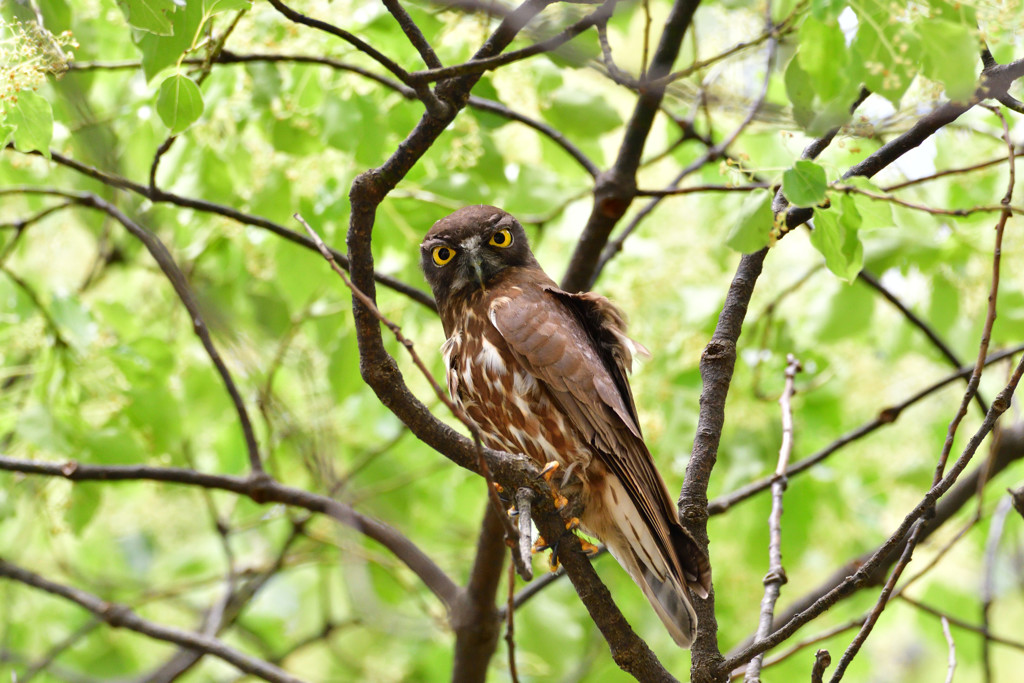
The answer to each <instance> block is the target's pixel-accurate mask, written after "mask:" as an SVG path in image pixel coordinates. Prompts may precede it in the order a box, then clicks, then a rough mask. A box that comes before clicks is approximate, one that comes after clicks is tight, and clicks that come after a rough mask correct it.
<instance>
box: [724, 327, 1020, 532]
mask: <svg viewBox="0 0 1024 683" xmlns="http://www.w3.org/2000/svg"><path fill="white" fill-rule="evenodd" d="M1021 351H1024V344H1018V345H1017V346H1014V347H1011V348H1009V349H1005V350H1003V351H999V352H996V353H993V354H991V355H990V356H989V357H988V358H986V359H985V365H991V364H992V363H996V362H999V361H1001V360H1003V359H1006V358H1010V357H1012V356H1016V355H1017V354H1018V353H1020V352H1021ZM973 371H974V366H973V365H968V366H964V367H962V368H960V370H959V371H958V372H954V373H952V374H950V375H946V376H945V377H943V378H942V379H940V380H939V381H937V382H935V383H934V384H932V385H930V386H928V387H925V388H924V389H922V390H921V391H919V392H917V393H916V394H914V395H913V396H911V397H910V398H908V399H906V400H904V401H903V402H902V403H898V404H896V405H894V406H889V407H888V408H883V409H882V410H881V411H879V413H878V416H877V417H876V418H875V419H873V420H871V421H870V422H867V423H865V424H863V425H861V426H860V427H857V428H856V429H854V430H852V431H850V432H847V433H846V434H844V435H843V436H841V437H839V438H838V439H836V440H835V441H833V442H832V443H830V444H829V445H828V446H826V447H825V448H823V449H821V450H820V451H818V452H817V453H814V454H813V455H809V456H807V457H806V458H803V459H802V460H798V461H797V462H795V463H793V464H792V465H790V467H789V468H788V469H787V470H786V476H787V477H791V476H793V475H794V474H798V473H800V472H805V471H807V470H809V469H810V468H811V467H813V466H814V465H817V464H818V463H820V462H822V461H823V460H825V459H826V458H828V457H829V456H831V455H832V454H833V453H835V452H836V451H838V450H839V449H840V448H842V447H843V446H847V445H849V444H851V443H853V442H854V441H857V440H858V439H861V438H863V437H865V436H867V435H868V434H871V433H872V432H874V431H875V430H876V429H879V428H881V427H884V426H886V425H890V424H892V423H894V422H895V421H896V420H897V419H898V418H899V416H900V415H901V414H903V411H905V410H906V409H907V408H909V407H910V406H912V405H914V404H915V403H917V402H918V401H920V400H922V399H924V398H926V397H928V396H930V395H932V394H934V393H935V392H936V391H938V390H939V389H942V388H943V387H945V386H948V385H949V384H952V383H953V382H955V381H956V380H958V379H963V378H966V377H970V375H971V373H972V372H973ZM771 484H772V477H771V476H768V477H763V478H761V479H758V480H757V481H754V482H751V483H749V484H747V485H745V486H741V487H740V488H738V489H736V490H735V491H733V492H732V493H727V494H724V495H722V496H719V497H718V498H715V499H714V500H713V501H711V502H710V503H708V513H709V514H710V515H712V516H714V515H720V514H722V513H723V512H725V511H726V510H728V509H729V508H731V507H732V506H733V505H736V504H737V503H740V502H742V501H744V500H746V499H747V498H750V497H751V496H753V495H755V494H757V493H760V492H761V491H765V490H767V489H768V488H769V487H770V486H771Z"/></svg>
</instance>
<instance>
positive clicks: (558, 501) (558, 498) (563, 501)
mask: <svg viewBox="0 0 1024 683" xmlns="http://www.w3.org/2000/svg"><path fill="white" fill-rule="evenodd" d="M568 504H569V499H568V498H566V497H565V496H563V495H562V494H560V493H555V509H557V510H561V509H562V508H564V507H565V506H566V505H568Z"/></svg>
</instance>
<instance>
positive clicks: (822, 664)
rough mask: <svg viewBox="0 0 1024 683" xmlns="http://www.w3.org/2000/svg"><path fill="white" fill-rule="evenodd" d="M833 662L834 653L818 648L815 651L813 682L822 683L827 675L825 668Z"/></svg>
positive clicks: (812, 670)
mask: <svg viewBox="0 0 1024 683" xmlns="http://www.w3.org/2000/svg"><path fill="white" fill-rule="evenodd" d="M831 663H832V655H830V654H829V653H828V650H818V651H817V652H816V653H814V666H813V667H811V683H822V679H823V678H824V676H825V669H827V668H828V665H829V664H831Z"/></svg>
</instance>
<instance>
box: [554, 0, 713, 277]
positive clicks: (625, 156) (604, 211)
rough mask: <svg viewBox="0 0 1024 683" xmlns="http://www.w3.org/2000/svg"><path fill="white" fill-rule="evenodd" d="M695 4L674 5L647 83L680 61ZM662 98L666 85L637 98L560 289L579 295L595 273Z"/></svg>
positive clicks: (631, 190)
mask: <svg viewBox="0 0 1024 683" xmlns="http://www.w3.org/2000/svg"><path fill="white" fill-rule="evenodd" d="M699 3H700V0H675V2H673V3H672V9H671V10H670V11H669V15H668V19H667V20H666V21H665V28H664V30H663V32H662V34H661V40H660V41H659V43H658V47H657V49H656V50H655V52H654V56H653V58H652V59H651V67H650V69H649V71H648V77H649V78H650V79H652V80H657V79H659V78H662V77H663V76H666V75H667V74H668V73H669V71H670V70H671V69H672V64H673V63H674V62H675V61H676V57H678V56H679V46H680V45H682V42H683V35H684V34H685V33H686V30H687V29H688V28H689V26H690V21H691V20H692V18H693V13H694V12H695V11H696V10H697V5H698V4H699ZM664 96H665V85H660V86H657V85H654V86H650V87H647V88H645V89H644V90H643V91H641V93H640V95H639V97H637V101H636V105H635V106H634V108H633V115H632V117H631V118H630V121H629V124H628V125H627V127H626V130H625V132H624V133H623V136H622V145H621V146H620V147H619V154H618V156H617V157H616V159H615V163H614V164H613V165H612V167H611V168H610V169H609V170H608V171H606V172H605V173H602V174H600V175H599V176H598V177H597V182H596V184H595V186H594V206H593V208H592V209H591V212H590V217H589V218H588V219H587V224H586V225H585V226H584V228H583V232H582V234H581V235H580V238H579V240H578V241H577V243H576V248H575V249H574V250H573V253H572V257H571V258H570V260H569V266H568V268H566V271H565V275H564V276H563V277H562V288H563V289H565V290H567V291H570V292H575V291H579V290H582V289H585V288H586V287H587V286H588V285H589V283H590V282H592V281H593V274H594V270H595V268H596V266H597V262H598V259H599V258H600V256H601V251H602V249H604V246H605V244H606V243H607V242H608V236H609V235H610V234H611V232H612V229H613V228H614V227H615V225H616V223H618V221H619V219H620V218H622V216H623V215H624V214H625V213H626V210H627V209H628V208H629V205H630V204H631V203H632V201H633V199H634V198H635V197H636V173H637V169H639V167H640V158H641V156H642V155H643V151H644V145H645V144H646V142H647V135H648V134H649V133H650V131H651V126H652V125H653V124H654V117H655V115H656V114H657V113H658V109H659V107H660V105H661V102H662V100H663V99H664Z"/></svg>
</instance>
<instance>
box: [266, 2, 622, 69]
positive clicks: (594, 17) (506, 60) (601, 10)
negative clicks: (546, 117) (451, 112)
mask: <svg viewBox="0 0 1024 683" xmlns="http://www.w3.org/2000/svg"><path fill="white" fill-rule="evenodd" d="M276 1H277V0H272V2H276ZM544 2H545V4H549V3H550V2H551V0H544ZM615 4H616V0H605V2H603V3H602V4H601V6H600V7H598V8H597V9H596V10H594V12H592V13H591V14H588V15H587V16H585V17H583V18H582V19H580V20H579V21H577V22H576V23H574V24H572V25H571V26H569V27H567V28H565V29H564V30H562V31H561V32H559V33H558V34H556V35H554V36H552V37H550V38H548V39H547V40H542V41H540V42H539V43H534V44H533V45H530V46H529V47H524V48H522V49H520V50H513V51H512V52H506V53H504V54H496V55H492V56H487V57H483V56H479V55H478V56H475V57H474V58H473V59H471V60H469V61H468V62H464V63H462V64H455V65H454V66H445V67H441V68H437V69H429V70H427V71H415V72H413V73H411V74H409V76H410V78H411V79H412V81H413V82H420V83H431V82H433V81H441V80H447V79H449V78H454V77H456V76H478V75H480V74H482V73H483V72H485V71H490V70H491V69H496V68H498V67H499V66H504V65H505V64H511V63H512V62H518V61H521V60H523V59H527V58H529V57H533V56H534V55H539V54H543V53H545V52H551V51H552V50H555V49H557V48H559V47H561V46H562V45H565V44H566V43H568V42H569V41H570V40H572V39H573V38H575V37H576V36H578V35H580V34H581V33H583V32H584V31H586V30H587V29H589V28H590V27H592V26H596V25H597V24H599V23H601V22H602V21H606V20H607V19H608V18H609V17H610V16H611V15H612V11H613V10H614V9H615Z"/></svg>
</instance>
